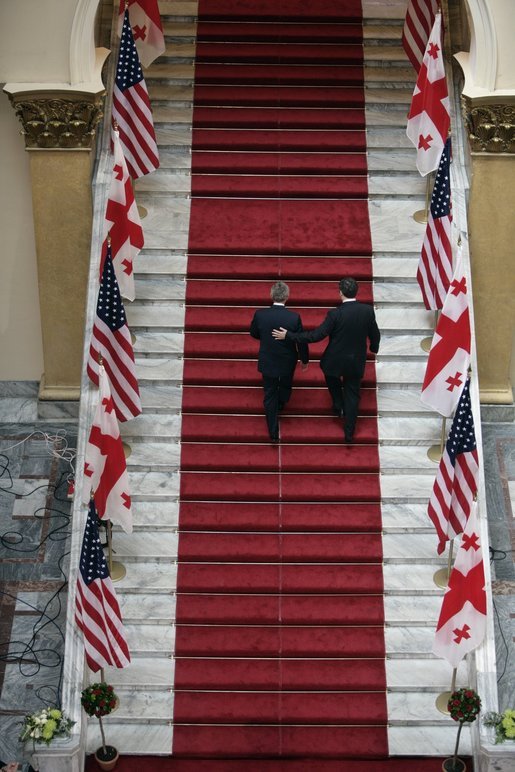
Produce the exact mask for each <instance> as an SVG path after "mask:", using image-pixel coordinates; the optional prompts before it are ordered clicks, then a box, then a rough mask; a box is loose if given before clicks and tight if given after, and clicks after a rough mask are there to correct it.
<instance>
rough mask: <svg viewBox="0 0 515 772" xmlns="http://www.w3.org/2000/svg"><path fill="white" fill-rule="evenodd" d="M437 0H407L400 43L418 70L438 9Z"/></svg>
mask: <svg viewBox="0 0 515 772" xmlns="http://www.w3.org/2000/svg"><path fill="white" fill-rule="evenodd" d="M438 5H439V3H438V0H409V3H408V8H407V10H406V18H405V21H404V29H403V31H402V45H403V46H404V50H405V51H406V55H407V57H408V59H409V60H410V62H411V64H412V65H413V67H414V68H415V69H416V71H417V72H418V71H419V70H420V65H421V64H422V59H423V57H424V51H425V50H426V46H427V41H428V40H429V35H430V33H431V29H432V27H433V24H434V20H435V15H436V12H437V10H438Z"/></svg>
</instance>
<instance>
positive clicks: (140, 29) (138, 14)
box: [118, 0, 166, 67]
mask: <svg viewBox="0 0 515 772" xmlns="http://www.w3.org/2000/svg"><path fill="white" fill-rule="evenodd" d="M124 11H125V0H120V17H119V22H118V34H119V35H121V31H122V26H123V14H124ZM129 19H130V22H131V27H132V34H133V35H134V42H135V43H136V48H137V49H138V55H139V60H140V62H141V64H142V65H143V67H148V66H149V65H150V64H152V62H153V61H154V59H157V57H158V56H161V54H164V52H165V50H166V44H165V39H164V34H163V25H162V23H161V15H160V13H159V4H158V2H157V0H129Z"/></svg>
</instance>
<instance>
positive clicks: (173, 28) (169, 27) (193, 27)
mask: <svg viewBox="0 0 515 772" xmlns="http://www.w3.org/2000/svg"><path fill="white" fill-rule="evenodd" d="M162 25H163V32H164V36H165V38H167V39H169V40H175V39H176V38H178V39H181V38H192V39H195V36H196V34H197V24H196V22H194V21H175V20H167V19H163V20H162ZM375 29H377V27H376V28H375ZM390 29H391V31H392V37H394V35H395V27H391V28H390Z"/></svg>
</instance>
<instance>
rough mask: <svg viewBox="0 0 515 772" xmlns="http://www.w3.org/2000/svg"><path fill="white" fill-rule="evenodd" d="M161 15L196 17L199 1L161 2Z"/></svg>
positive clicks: (164, 0) (168, 0) (165, 0)
mask: <svg viewBox="0 0 515 772" xmlns="http://www.w3.org/2000/svg"><path fill="white" fill-rule="evenodd" d="M159 13H160V14H161V16H162V17H167V16H196V15H197V13H198V0H159Z"/></svg>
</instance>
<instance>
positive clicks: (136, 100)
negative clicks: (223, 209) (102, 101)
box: [112, 10, 159, 179]
mask: <svg viewBox="0 0 515 772" xmlns="http://www.w3.org/2000/svg"><path fill="white" fill-rule="evenodd" d="M112 118H113V122H114V121H116V123H117V124H118V128H119V132H120V142H121V143H122V147H123V152H124V155H125V158H126V160H127V166H128V169H129V173H130V175H131V177H133V178H134V179H136V178H137V177H143V176H144V175H145V174H149V173H150V172H153V171H154V170H155V169H157V168H158V166H159V152H158V149H157V143H156V134H155V131H154V122H153V119H152V108H151V107H150V99H149V97H148V91H147V86H146V84H145V79H144V78H143V70H142V69H141V64H140V62H139V58H138V52H137V51H136V45H135V43H134V36H133V34H132V29H131V25H130V23H129V12H128V10H126V11H125V14H124V17H123V27H122V37H121V40H120V52H119V54H118V65H117V68H116V79H115V84H114V90H113V111H112Z"/></svg>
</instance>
